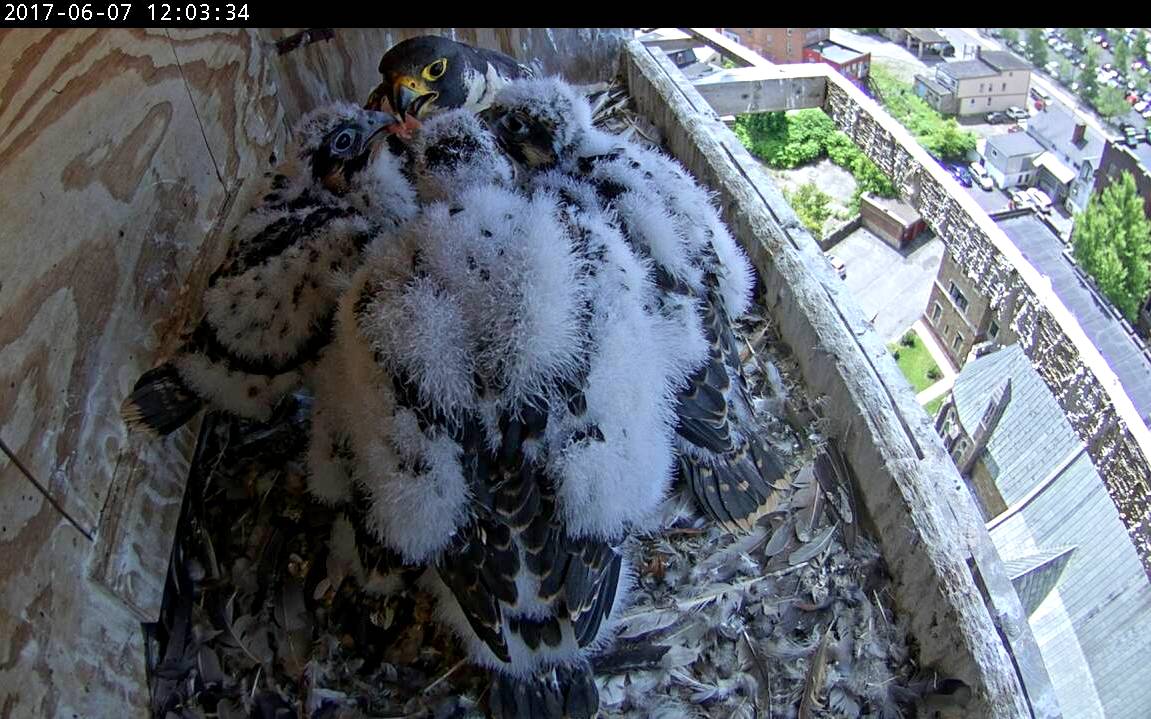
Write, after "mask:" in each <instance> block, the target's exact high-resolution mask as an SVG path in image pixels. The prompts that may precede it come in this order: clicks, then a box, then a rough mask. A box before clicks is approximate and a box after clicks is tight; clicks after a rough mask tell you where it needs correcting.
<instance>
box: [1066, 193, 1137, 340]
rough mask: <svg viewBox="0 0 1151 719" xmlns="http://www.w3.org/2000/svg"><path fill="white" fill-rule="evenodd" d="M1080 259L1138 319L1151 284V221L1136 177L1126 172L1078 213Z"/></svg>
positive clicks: (1126, 311) (1127, 313) (1101, 285)
mask: <svg viewBox="0 0 1151 719" xmlns="http://www.w3.org/2000/svg"><path fill="white" fill-rule="evenodd" d="M1072 241H1073V244H1074V253H1075V260H1076V261H1077V262H1078V263H1079V264H1080V265H1081V266H1082V267H1083V270H1084V271H1085V272H1087V274H1089V275H1091V276H1092V277H1094V278H1095V281H1096V282H1097V283H1098V284H1099V289H1100V290H1102V292H1103V294H1104V295H1106V296H1107V298H1108V299H1109V300H1111V301H1112V302H1114V303H1115V306H1116V307H1118V308H1119V310H1120V311H1121V312H1122V313H1123V315H1124V316H1125V317H1126V318H1127V319H1128V320H1130V321H1131V322H1134V321H1135V320H1136V315H1137V313H1138V311H1139V305H1140V304H1141V303H1142V302H1143V300H1144V299H1146V297H1147V293H1148V290H1149V289H1151V222H1149V221H1148V220H1147V217H1146V215H1144V213H1143V199H1142V198H1141V197H1139V193H1138V192H1137V191H1136V189H1135V179H1134V178H1133V177H1132V176H1131V173H1129V172H1124V173H1123V174H1122V175H1121V176H1120V178H1119V179H1118V180H1117V181H1115V182H1112V183H1111V184H1110V185H1108V186H1107V187H1106V188H1104V190H1103V192H1100V193H1096V194H1095V195H1093V196H1092V197H1091V201H1090V202H1088V203H1087V209H1086V210H1084V211H1083V212H1081V213H1077V214H1076V215H1075V232H1074V237H1073V238H1072Z"/></svg>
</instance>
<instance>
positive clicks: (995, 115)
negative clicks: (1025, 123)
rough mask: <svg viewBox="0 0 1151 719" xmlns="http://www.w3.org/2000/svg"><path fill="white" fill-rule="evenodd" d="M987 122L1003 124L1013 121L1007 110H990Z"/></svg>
mask: <svg viewBox="0 0 1151 719" xmlns="http://www.w3.org/2000/svg"><path fill="white" fill-rule="evenodd" d="M987 122H989V123H991V124H992V125H1003V124H1005V123H1008V122H1011V118H1010V117H1008V116H1007V113H1005V112H989V113H987Z"/></svg>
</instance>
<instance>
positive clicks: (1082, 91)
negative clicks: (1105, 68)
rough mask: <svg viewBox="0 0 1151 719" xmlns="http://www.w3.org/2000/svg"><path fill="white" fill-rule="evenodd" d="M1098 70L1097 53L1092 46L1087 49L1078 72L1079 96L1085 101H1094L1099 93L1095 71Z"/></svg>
mask: <svg viewBox="0 0 1151 719" xmlns="http://www.w3.org/2000/svg"><path fill="white" fill-rule="evenodd" d="M1098 70H1099V53H1097V52H1096V51H1095V48H1094V47H1090V48H1088V49H1087V59H1086V60H1085V61H1084V63H1083V70H1082V71H1081V72H1080V73H1079V96H1080V97H1082V98H1083V99H1084V100H1086V101H1087V102H1090V103H1092V104H1094V103H1095V98H1096V96H1098V95H1099V80H1098V79H1096V77H1095V73H1096V72H1098Z"/></svg>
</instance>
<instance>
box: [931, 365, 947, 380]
mask: <svg viewBox="0 0 1151 719" xmlns="http://www.w3.org/2000/svg"><path fill="white" fill-rule="evenodd" d="M942 378H943V373H942V372H940V371H939V368H938V367H932V368H930V369H928V370H927V379H929V380H939V379H942Z"/></svg>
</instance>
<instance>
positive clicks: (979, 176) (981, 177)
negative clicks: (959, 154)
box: [971, 162, 995, 190]
mask: <svg viewBox="0 0 1151 719" xmlns="http://www.w3.org/2000/svg"><path fill="white" fill-rule="evenodd" d="M971 179H972V180H975V184H977V185H979V186H980V187H982V188H983V189H984V190H993V189H995V183H993V182H992V181H991V175H989V174H987V169H986V168H985V167H983V164H982V163H979V162H973V163H971Z"/></svg>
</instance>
